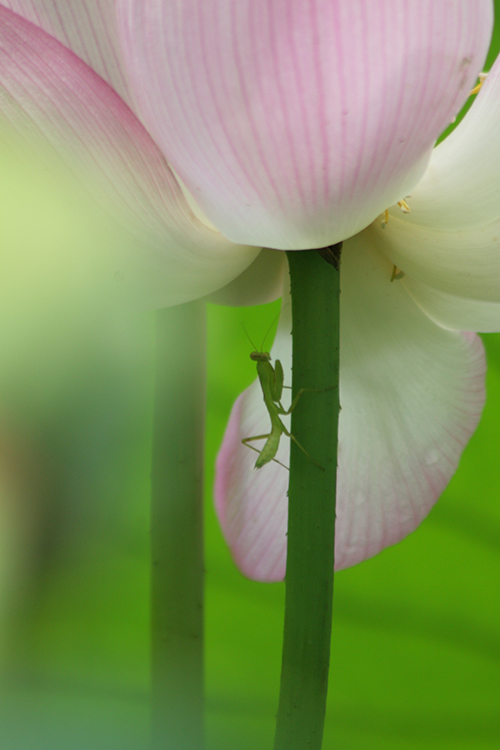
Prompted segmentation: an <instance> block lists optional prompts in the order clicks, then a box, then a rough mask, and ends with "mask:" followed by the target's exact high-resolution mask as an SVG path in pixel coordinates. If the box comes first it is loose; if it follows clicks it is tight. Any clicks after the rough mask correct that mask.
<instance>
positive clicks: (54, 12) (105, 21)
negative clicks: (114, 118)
mask: <svg viewBox="0 0 500 750" xmlns="http://www.w3.org/2000/svg"><path fill="white" fill-rule="evenodd" d="M1 4H2V5H3V6H5V7H6V8H10V10H13V11H15V12H16V13H19V15H20V16H22V17H23V18H26V20H28V21H31V22H32V23H34V24H35V25H36V26H39V27H40V28H41V29H43V30H44V31H47V32H48V33H49V34H50V35H51V36H53V37H55V38H56V39H58V40H59V41H60V42H62V44H64V45H65V46H66V47H68V49H70V50H72V51H73V52H74V53H75V55H78V57H80V58H81V59H82V60H83V61H84V62H86V63H87V65H90V67H91V68H92V69H93V70H95V72H96V73H98V74H99V75H100V76H101V78H104V80H105V81H107V82H108V83H109V84H110V86H112V87H113V88H114V89H115V91H117V92H118V93H119V94H120V96H121V97H122V99H124V100H125V101H126V102H127V103H130V93H129V89H128V83H127V80H126V77H125V72H124V68H123V61H122V57H121V51H120V45H119V43H118V35H117V30H116V15H115V4H114V0H2V3H1Z"/></svg>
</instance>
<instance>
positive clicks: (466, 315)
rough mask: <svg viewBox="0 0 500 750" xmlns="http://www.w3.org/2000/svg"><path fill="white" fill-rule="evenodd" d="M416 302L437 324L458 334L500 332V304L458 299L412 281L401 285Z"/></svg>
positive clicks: (406, 281)
mask: <svg viewBox="0 0 500 750" xmlns="http://www.w3.org/2000/svg"><path fill="white" fill-rule="evenodd" d="M402 283H403V284H404V286H405V288H406V289H407V290H408V292H409V293H410V295H411V296H412V298H413V300H414V301H415V302H416V303H417V305H418V306H419V307H420V308H421V309H422V310H423V311H424V312H425V314H426V315H428V316H429V318H431V320H433V321H434V322H435V323H437V324H438V325H440V326H443V327H444V328H449V329H451V330H455V331H481V332H482V333H497V332H498V331H500V302H484V301H483V300H476V299H467V298H466V297H457V296H456V295H453V294H448V293H447V292H442V291H441V290H440V289H435V288H434V287H431V286H428V285H427V284H422V283H421V282H420V281H415V279H412V278H410V277H405V278H404V280H403V281H402Z"/></svg>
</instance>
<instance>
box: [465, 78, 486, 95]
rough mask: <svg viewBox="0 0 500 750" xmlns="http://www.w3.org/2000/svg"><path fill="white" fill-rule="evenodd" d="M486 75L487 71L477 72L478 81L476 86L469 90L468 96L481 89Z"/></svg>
mask: <svg viewBox="0 0 500 750" xmlns="http://www.w3.org/2000/svg"><path fill="white" fill-rule="evenodd" d="M487 75H488V73H479V75H478V78H479V83H478V84H477V85H476V86H474V88H473V89H472V90H471V91H469V96H473V95H474V94H477V93H478V92H479V91H481V87H482V85H483V83H484V82H485V80H486V77H487Z"/></svg>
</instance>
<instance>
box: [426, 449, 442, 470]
mask: <svg viewBox="0 0 500 750" xmlns="http://www.w3.org/2000/svg"><path fill="white" fill-rule="evenodd" d="M439 458H440V453H439V451H437V450H436V449H435V448H434V449H432V450H430V451H427V453H426V454H425V456H424V463H425V465H426V466H434V465H435V464H437V462H438V461H439Z"/></svg>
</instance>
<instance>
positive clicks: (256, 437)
mask: <svg viewBox="0 0 500 750" xmlns="http://www.w3.org/2000/svg"><path fill="white" fill-rule="evenodd" d="M269 437H271V433H269V434H268V435H254V436H253V437H249V438H243V439H242V441H241V442H242V443H243V445H246V447H247V448H250V450H252V451H255V452H256V453H258V454H259V456H260V454H261V452H262V451H260V450H259V449H258V448H254V447H253V445H249V442H250V441H251V440H267V438H269ZM271 460H272V461H274V463H275V464H279V465H280V466H282V467H283V468H284V469H286V470H287V471H290V469H289V468H288V466H285V464H282V463H281V461H278V459H277V458H273V459H271Z"/></svg>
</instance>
